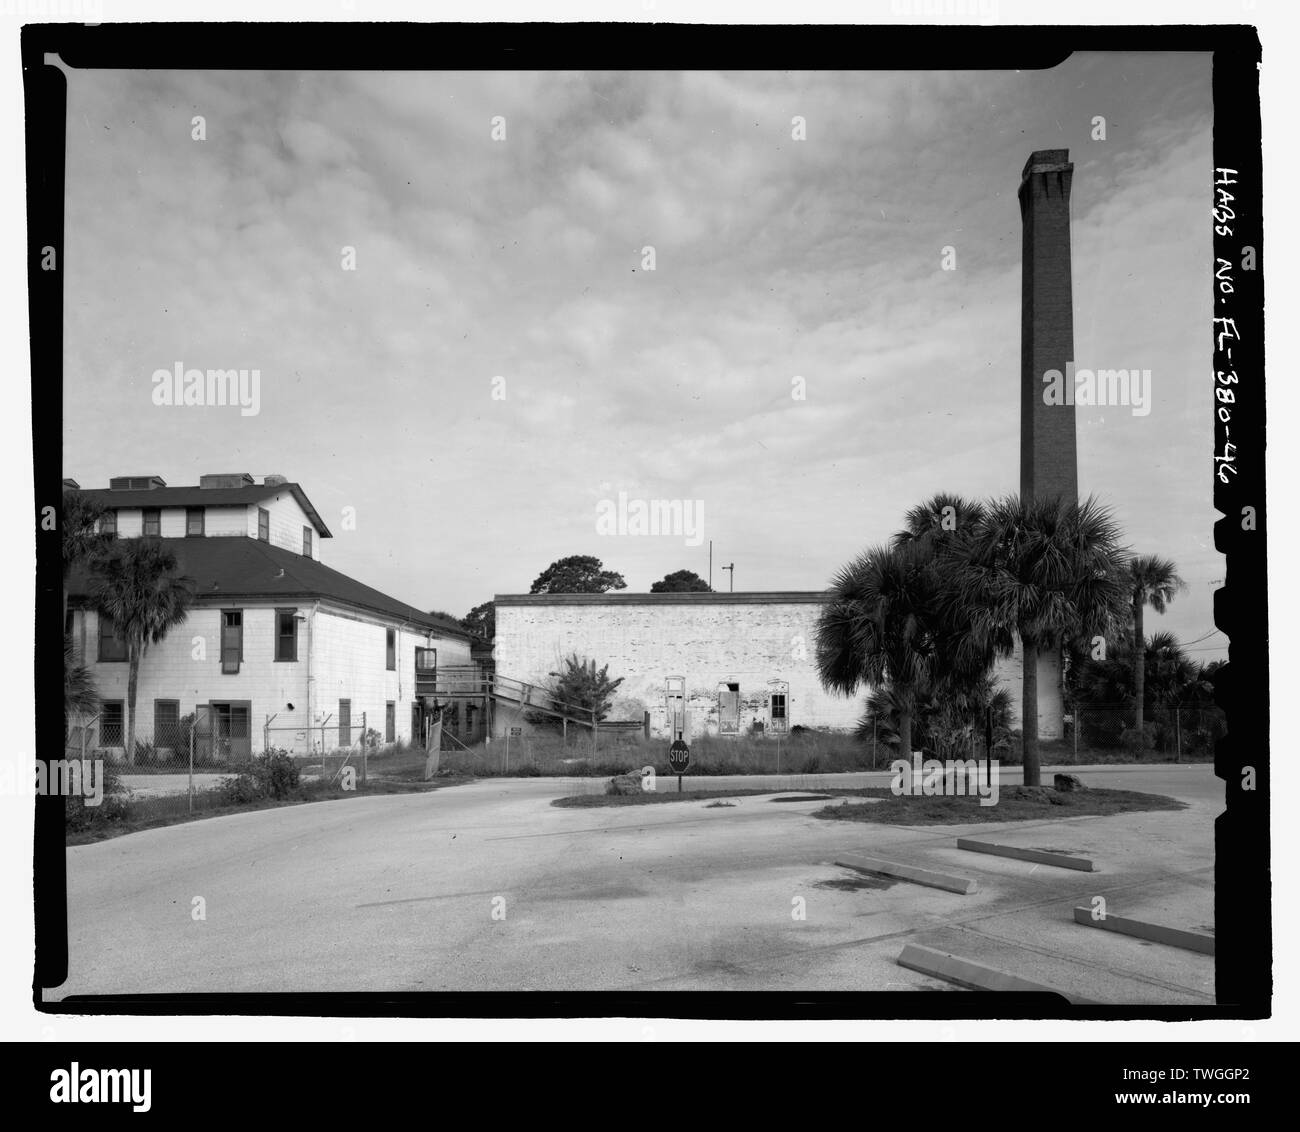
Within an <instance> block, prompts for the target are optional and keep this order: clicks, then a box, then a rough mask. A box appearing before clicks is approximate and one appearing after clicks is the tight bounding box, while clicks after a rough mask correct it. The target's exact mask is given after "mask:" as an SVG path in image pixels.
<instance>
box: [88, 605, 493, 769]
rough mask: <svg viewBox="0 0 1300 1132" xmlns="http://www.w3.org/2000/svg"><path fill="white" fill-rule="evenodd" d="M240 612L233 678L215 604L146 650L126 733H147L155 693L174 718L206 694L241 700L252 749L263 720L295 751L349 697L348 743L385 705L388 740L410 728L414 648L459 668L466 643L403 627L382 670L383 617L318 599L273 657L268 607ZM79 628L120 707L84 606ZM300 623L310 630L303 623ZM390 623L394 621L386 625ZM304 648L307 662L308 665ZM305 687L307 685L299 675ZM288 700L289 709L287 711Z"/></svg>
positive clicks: (121, 685) (309, 745) (308, 746)
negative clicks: (133, 718)
mask: <svg viewBox="0 0 1300 1132" xmlns="http://www.w3.org/2000/svg"><path fill="white" fill-rule="evenodd" d="M229 608H242V610H243V614H244V659H243V663H242V664H241V665H240V670H239V672H238V673H237V674H232V675H226V674H223V673H222V671H221V620H220V614H221V608H220V607H216V606H202V607H198V608H195V609H192V610H191V611H190V614H189V617H188V618H187V620H186V621H185V623H184V624H183V625H180V626H178V627H177V628H176V629H174V630H172V632H171V633H169V634H168V635H167V637H166V638H165V639H164V640H163V641H162V642H161V643H160V644H158V645H154V646H152V647H151V648H150V650H149V652H148V653H147V654H146V655H145V658H144V660H143V661H142V662H141V665H140V677H139V686H138V689H137V700H136V711H137V715H138V719H137V724H136V735H137V738H138V739H142V740H147V739H149V738H150V737H151V736H152V732H153V707H154V704H153V702H154V700H155V699H173V700H179V701H180V714H181V715H182V716H184V715H187V714H189V713H190V712H192V711H193V710H194V708H195V705H196V704H200V703H204V704H205V703H208V702H209V701H212V700H247V701H250V703H251V725H252V749H253V751H254V752H257V751H261V750H262V749H263V730H262V728H263V725H264V724H265V723H266V722H267V720H268V717H270V716H276V718H275V719H274V720H273V721H272V722H271V726H272V727H273V728H274V729H275V730H273V731H272V732H271V733H270V744H271V746H274V747H283V748H286V749H288V750H291V751H293V752H294V753H296V754H307V753H309V752H310V751H312V750H314V749H318V747H319V745H320V743H321V739H322V736H321V733H320V730H319V725H320V723H321V722H322V721H324V720H325V719H326V718H327V717H330V718H329V722H330V724H331V725H332V726H334V727H336V726H337V722H338V701H339V699H340V698H347V699H351V701H352V727H353V734H352V741H353V743H357V742H359V741H360V739H361V715H362V712H365V713H367V720H366V724H367V726H368V727H373V728H374V729H375V730H376V731H378V732H379V734H380V736H381V737H382V736H383V735H384V709H385V703H386V701H388V700H392V701H393V702H394V704H395V705H396V707H395V717H396V718H395V722H396V738H397V740H398V741H405V740H408V739H409V738H410V734H411V704H412V703H413V702H414V699H415V684H414V661H415V647H416V646H417V645H420V646H421V647H433V648H437V650H438V660H439V663H440V664H468V663H469V662H470V661H469V643H468V642H467V641H459V640H454V639H451V638H442V637H438V636H436V635H432V636H429V637H427V638H426V636H425V634H423V633H422V632H416V631H414V630H413V629H411V628H407V629H400V630H398V649H397V668H396V670H394V671H389V670H387V669H386V668H385V659H386V657H385V632H384V630H385V623H384V622H383V621H382V620H381V619H379V618H378V617H367V616H366V615H364V614H358V613H352V612H349V611H346V610H344V609H342V608H330V607H326V606H325V605H322V606H321V607H320V608H319V609H318V610H316V611H315V613H314V614H313V608H314V607H313V605H300V606H298V607H297V608H298V612H299V613H301V614H303V616H304V621H301V622H299V625H298V660H297V661H277V660H276V659H275V631H276V610H277V608H280V607H277V606H269V605H261V606H248V605H243V606H240V605H239V604H238V603H231V604H230V606H229ZM83 624H84V627H85V633H86V637H85V639H86V642H87V645H86V653H87V659H88V661H89V662H90V665H91V672H92V674H93V676H94V679H95V684H96V687H97V688H98V689H99V692H100V695H101V697H102V698H104V699H110V700H121V701H122V702H123V705H125V703H126V685H127V665H126V663H125V662H121V663H118V662H108V663H100V662H99V661H98V659H97V657H98V633H99V622H98V616H97V614H95V613H94V612H93V611H85V612H82V613H79V614H78V616H77V617H75V618H74V635H79V634H80V632H81V626H82V625H83ZM309 624H310V628H309ZM387 625H389V626H392V627H393V628H395V629H396V628H397V625H398V623H397V621H396V620H392V621H389V622H387ZM309 648H310V662H309V661H308V656H309ZM309 673H310V676H311V689H310V692H309V689H308V675H309ZM289 704H293V710H292V711H290V710H289V706H288V705H289ZM324 738H325V746H326V749H333V748H334V747H335V746H336V745H337V738H338V732H337V730H334V731H330V730H327V731H326V733H325V737H324Z"/></svg>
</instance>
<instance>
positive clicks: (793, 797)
mask: <svg viewBox="0 0 1300 1132" xmlns="http://www.w3.org/2000/svg"><path fill="white" fill-rule="evenodd" d="M830 797H832V795H830V794H790V795H788V796H787V797H784V798H771V799H769V801H772V802H824V801H826V799H828V798H830Z"/></svg>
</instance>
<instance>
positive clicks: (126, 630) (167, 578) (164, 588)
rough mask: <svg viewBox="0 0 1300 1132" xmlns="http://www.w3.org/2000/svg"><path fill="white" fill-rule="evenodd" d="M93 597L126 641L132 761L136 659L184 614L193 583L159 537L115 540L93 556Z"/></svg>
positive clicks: (129, 753) (129, 756)
mask: <svg viewBox="0 0 1300 1132" xmlns="http://www.w3.org/2000/svg"><path fill="white" fill-rule="evenodd" d="M93 569H94V576H93V577H92V579H91V583H90V590H91V600H92V603H93V604H94V607H95V609H96V610H97V611H98V612H99V615H100V616H101V617H110V618H112V620H113V624H114V626H115V628H116V630H117V632H118V633H119V634H120V635H121V637H122V638H123V640H125V641H126V658H127V664H128V670H127V683H126V705H127V718H126V758H127V761H128V762H131V763H134V762H135V699H136V684H137V682H138V679H139V675H140V661H141V660H142V659H143V657H144V655H145V653H146V652H147V651H148V649H149V646H150V645H151V644H155V645H156V644H158V643H159V642H160V641H161V640H163V638H164V637H166V636H167V633H168V631H169V630H171V629H172V628H174V627H175V626H177V625H179V624H181V622H183V621H184V620H185V618H186V615H187V612H188V608H189V604H190V601H191V600H192V599H193V597H194V583H193V581H192V580H191V579H189V578H185V577H182V576H180V575H179V574H178V573H177V570H178V567H177V563H176V555H175V554H174V553H173V552H172V551H170V550H167V549H165V548H164V547H163V545H162V543H161V542H160V541H159V540H158V539H154V538H131V539H122V540H120V541H118V542H115V543H114V544H113V546H112V547H111V548H110V549H109V550H107V551H106V552H105V553H104V554H103V555H102V556H100V557H98V558H96V559H95V561H94V565H93Z"/></svg>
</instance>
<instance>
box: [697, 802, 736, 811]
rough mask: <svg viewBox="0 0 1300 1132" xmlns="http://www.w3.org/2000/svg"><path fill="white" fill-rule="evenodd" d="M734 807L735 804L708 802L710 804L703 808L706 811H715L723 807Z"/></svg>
mask: <svg viewBox="0 0 1300 1132" xmlns="http://www.w3.org/2000/svg"><path fill="white" fill-rule="evenodd" d="M735 805H736V803H735V802H710V803H709V804H708V805H707V806H705V807H704V808H705V809H706V810H717V809H721V808H722V807H723V806H732V807H734V806H735Z"/></svg>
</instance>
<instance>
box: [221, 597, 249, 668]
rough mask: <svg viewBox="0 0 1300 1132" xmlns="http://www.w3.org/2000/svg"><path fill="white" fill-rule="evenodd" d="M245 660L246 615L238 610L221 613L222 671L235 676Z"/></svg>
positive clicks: (227, 610) (226, 610) (224, 610)
mask: <svg viewBox="0 0 1300 1132" xmlns="http://www.w3.org/2000/svg"><path fill="white" fill-rule="evenodd" d="M243 659H244V614H243V611H242V610H238V609H223V610H222V611H221V671H222V672H223V673H225V674H226V675H234V674H235V673H237V672H238V671H239V662H240V661H241V660H243Z"/></svg>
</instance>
